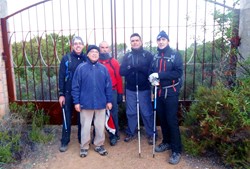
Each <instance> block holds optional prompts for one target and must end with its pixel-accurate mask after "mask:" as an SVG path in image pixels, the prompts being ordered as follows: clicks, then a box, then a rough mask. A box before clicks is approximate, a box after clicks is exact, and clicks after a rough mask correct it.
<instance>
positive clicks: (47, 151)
mask: <svg viewBox="0 0 250 169" xmlns="http://www.w3.org/2000/svg"><path fill="white" fill-rule="evenodd" d="M54 132H55V136H56V139H55V140H54V141H53V142H51V143H49V144H47V145H43V146H41V147H39V148H38V149H37V151H35V152H33V153H32V154H30V157H29V158H28V159H24V160H22V162H21V163H19V164H15V165H11V166H4V168H6V169H12V168H13V169H14V168H15V169H79V168H82V169H84V168H86V169H104V168H108V169H134V168H136V169H164V168H168V169H225V167H223V166H222V165H219V164H218V163H217V162H216V158H215V159H211V158H194V157H191V156H188V155H186V154H185V153H183V154H182V159H181V161H180V163H179V164H177V165H171V164H168V162H167V160H168V158H169V154H170V151H167V152H163V153H155V157H154V158H153V150H152V146H150V145H148V144H147V140H146V137H145V133H144V132H143V131H142V133H141V157H139V153H138V139H135V140H133V141H132V142H129V143H125V142H124V141H123V139H124V137H125V133H124V132H121V139H120V141H119V142H118V143H117V145H116V146H110V145H109V142H108V141H109V140H108V138H106V144H105V148H106V149H107V150H108V153H109V154H108V155H107V156H100V155H99V154H97V153H96V152H95V151H94V149H93V146H91V147H90V150H89V153H88V156H87V157H85V158H80V156H79V151H80V147H79V143H78V141H77V128H76V127H75V126H74V127H73V128H72V134H71V142H70V144H69V149H68V151H66V152H65V153H61V152H59V150H58V148H59V145H60V136H61V126H54ZM158 133H160V132H159V129H158ZM160 141H161V136H160V134H159V139H158V142H157V143H159V142H160ZM0 168H1V167H0Z"/></svg>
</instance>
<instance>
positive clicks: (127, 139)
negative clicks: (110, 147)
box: [124, 134, 135, 142]
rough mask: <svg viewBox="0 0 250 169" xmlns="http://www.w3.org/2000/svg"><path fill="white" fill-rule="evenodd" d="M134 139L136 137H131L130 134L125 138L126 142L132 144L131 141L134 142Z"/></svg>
mask: <svg viewBox="0 0 250 169" xmlns="http://www.w3.org/2000/svg"><path fill="white" fill-rule="evenodd" d="M133 139H135V136H133V135H129V134H128V135H127V136H126V137H125V139H124V141H125V142H130V141H132V140H133Z"/></svg>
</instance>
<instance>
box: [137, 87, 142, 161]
mask: <svg viewBox="0 0 250 169" xmlns="http://www.w3.org/2000/svg"><path fill="white" fill-rule="evenodd" d="M136 108H137V130H138V144H139V157H141V133H140V114H139V91H138V84H137V85H136Z"/></svg>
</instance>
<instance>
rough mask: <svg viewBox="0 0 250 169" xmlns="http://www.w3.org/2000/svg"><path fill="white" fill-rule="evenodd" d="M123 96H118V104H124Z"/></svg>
mask: <svg viewBox="0 0 250 169" xmlns="http://www.w3.org/2000/svg"><path fill="white" fill-rule="evenodd" d="M122 100H123V98H122V94H117V104H121V103H122Z"/></svg>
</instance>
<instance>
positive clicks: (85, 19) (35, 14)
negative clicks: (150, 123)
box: [1, 0, 231, 102]
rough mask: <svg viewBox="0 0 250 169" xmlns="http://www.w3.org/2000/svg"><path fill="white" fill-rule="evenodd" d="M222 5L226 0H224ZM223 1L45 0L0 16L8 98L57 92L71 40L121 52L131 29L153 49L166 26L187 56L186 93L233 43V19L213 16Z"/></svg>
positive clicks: (185, 95) (204, 81) (209, 79)
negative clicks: (230, 30) (229, 32)
mask: <svg viewBox="0 0 250 169" xmlns="http://www.w3.org/2000/svg"><path fill="white" fill-rule="evenodd" d="M223 3H224V5H225V1H223ZM218 11H220V12H221V15H222V17H221V18H222V19H224V18H225V16H226V14H227V12H228V11H227V9H226V8H225V6H224V7H222V6H219V5H217V4H213V3H209V2H207V1H205V0H195V1H193V0H192V1H191V0H176V1H171V0H141V1H139V0H126V1H125V0H53V1H51V0H45V1H41V2H39V3H37V4H34V5H31V6H29V7H26V8H25V9H22V10H20V11H17V12H15V13H14V14H11V15H9V16H7V17H5V18H2V19H1V26H2V31H3V39H4V52H5V56H6V72H7V79H8V92H9V97H10V101H42V102H53V101H57V99H58V68H59V64H60V60H61V58H62V56H63V55H64V54H66V53H67V52H69V51H70V40H71V38H72V37H73V36H74V35H78V36H81V37H82V38H83V39H84V41H85V49H86V46H87V45H88V44H97V45H98V43H99V42H101V41H102V40H106V41H108V42H110V44H111V45H112V53H113V55H114V56H115V57H116V58H117V59H118V60H120V59H121V58H122V56H123V55H124V53H125V52H127V51H128V50H130V42H129V37H130V35H131V34H132V33H134V32H137V33H139V34H141V36H142V39H143V42H144V44H143V46H144V48H145V49H148V50H150V51H151V52H152V53H155V52H156V36H157V34H158V33H159V31H161V30H165V31H166V32H167V33H168V35H169V37H170V46H171V47H172V48H175V49H176V50H179V51H180V52H181V54H182V56H183V60H184V76H183V87H182V93H181V97H180V100H182V101H190V100H192V99H193V93H194V92H195V90H196V88H197V86H198V85H206V86H211V85H213V84H214V83H215V82H216V78H218V77H217V76H216V72H217V70H219V69H221V61H222V58H223V56H224V55H225V53H228V52H229V50H230V45H228V44H227V41H225V37H226V36H227V35H226V32H225V30H226V28H229V27H230V26H231V25H230V24H231V23H230V22H226V21H224V22H218V20H217V18H216V16H217V15H218Z"/></svg>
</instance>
